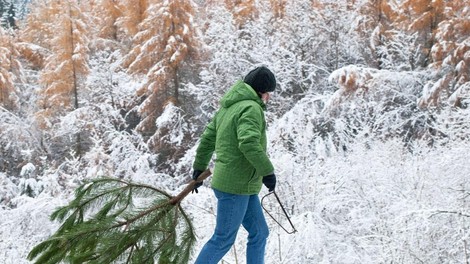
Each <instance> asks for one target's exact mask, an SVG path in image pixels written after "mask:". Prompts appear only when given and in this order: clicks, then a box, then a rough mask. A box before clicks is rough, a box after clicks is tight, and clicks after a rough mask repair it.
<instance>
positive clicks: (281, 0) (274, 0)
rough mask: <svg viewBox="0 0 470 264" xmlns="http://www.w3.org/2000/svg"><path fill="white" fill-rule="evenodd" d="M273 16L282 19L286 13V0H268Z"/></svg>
mask: <svg viewBox="0 0 470 264" xmlns="http://www.w3.org/2000/svg"><path fill="white" fill-rule="evenodd" d="M270 3H271V8H272V10H273V16H274V17H275V18H277V19H283V18H284V16H285V14H286V5H287V0H270Z"/></svg>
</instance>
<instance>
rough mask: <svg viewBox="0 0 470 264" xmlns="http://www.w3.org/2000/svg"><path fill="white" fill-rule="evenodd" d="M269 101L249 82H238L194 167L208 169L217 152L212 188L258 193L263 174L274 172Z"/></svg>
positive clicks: (210, 127) (211, 125)
mask: <svg viewBox="0 0 470 264" xmlns="http://www.w3.org/2000/svg"><path fill="white" fill-rule="evenodd" d="M264 109H265V104H264V103H263V101H262V100H261V99H260V98H259V96H258V95H257V94H256V92H255V91H254V90H253V88H251V87H250V86H249V85H248V84H246V83H244V82H243V81H238V82H237V83H235V85H234V86H233V87H232V88H231V89H230V90H229V91H228V92H227V93H226V94H225V95H224V97H223V98H222V100H221V108H220V109H219V110H218V111H217V113H216V114H215V116H214V118H213V119H212V121H211V122H210V123H209V125H208V126H207V127H206V129H205V130H204V133H203V134H202V137H201V140H200V143H199V146H198V148H197V152H196V158H195V161H194V164H193V168H194V169H198V170H205V169H206V168H207V166H208V164H209V162H210V160H211V157H212V154H213V153H214V151H215V155H216V160H215V168H214V173H213V175H212V182H211V183H212V188H214V189H216V190H219V191H222V192H227V193H233V194H247V195H252V194H258V193H259V192H260V190H261V186H262V177H263V176H266V175H269V174H271V173H273V172H274V167H273V165H272V163H271V161H270V160H269V158H268V156H267V154H266V121H265V118H264Z"/></svg>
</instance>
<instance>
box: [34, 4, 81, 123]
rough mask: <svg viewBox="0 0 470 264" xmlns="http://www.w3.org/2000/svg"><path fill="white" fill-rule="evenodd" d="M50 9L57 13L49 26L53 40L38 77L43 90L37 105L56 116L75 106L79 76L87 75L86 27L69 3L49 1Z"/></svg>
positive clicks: (76, 7)
mask: <svg viewBox="0 0 470 264" xmlns="http://www.w3.org/2000/svg"><path fill="white" fill-rule="evenodd" d="M50 8H51V10H54V11H55V12H57V14H58V15H57V16H55V17H54V18H55V21H53V23H51V24H50V25H48V26H51V27H53V28H52V30H53V31H54V32H55V37H54V38H52V39H50V40H49V41H50V42H49V45H50V46H51V47H52V48H51V51H52V55H50V56H49V57H48V58H47V59H46V62H45V66H44V70H43V71H42V73H41V75H40V83H41V84H42V85H43V87H44V88H43V89H42V90H41V91H40V95H41V98H40V101H39V105H40V107H42V108H43V109H54V110H57V111H46V112H44V113H51V112H54V113H56V114H60V113H61V112H62V111H64V110H65V111H66V110H68V109H70V108H76V107H78V105H77V102H78V98H77V96H78V89H79V86H80V80H81V77H82V76H85V75H86V74H87V73H88V65H87V56H88V55H87V54H88V48H87V47H88V38H87V36H86V35H87V29H86V24H85V23H84V22H83V21H84V18H83V15H82V13H81V10H80V8H79V7H78V6H77V5H75V4H73V3H71V2H70V1H60V2H52V3H51V5H50Z"/></svg>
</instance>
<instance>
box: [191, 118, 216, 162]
mask: <svg viewBox="0 0 470 264" xmlns="http://www.w3.org/2000/svg"><path fill="white" fill-rule="evenodd" d="M215 119H216V118H215V117H214V118H213V119H212V121H211V122H210V123H209V124H208V125H207V127H206V129H205V130H204V132H203V133H202V136H201V140H200V142H199V145H198V147H197V149H196V158H195V159H194V163H193V169H195V170H201V171H203V170H205V169H207V166H209V162H210V160H211V158H212V154H213V153H214V150H215V139H216V129H215Z"/></svg>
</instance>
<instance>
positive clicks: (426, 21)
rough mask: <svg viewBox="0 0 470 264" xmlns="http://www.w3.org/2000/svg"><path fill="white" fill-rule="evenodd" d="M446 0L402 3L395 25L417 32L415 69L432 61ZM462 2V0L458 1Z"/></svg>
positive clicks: (409, 0) (417, 0)
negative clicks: (437, 31) (432, 51)
mask: <svg viewBox="0 0 470 264" xmlns="http://www.w3.org/2000/svg"><path fill="white" fill-rule="evenodd" d="M446 2H448V1H444V0H405V1H403V2H401V3H400V5H399V10H400V14H399V15H398V17H397V20H396V23H395V26H397V27H401V28H403V29H404V30H406V31H407V32H408V33H409V34H416V35H417V38H416V43H412V45H413V46H414V49H415V50H416V52H417V54H418V55H419V56H415V57H416V58H415V59H414V61H415V62H414V63H413V64H414V65H413V69H415V68H417V67H422V68H424V67H427V66H428V65H429V64H430V63H431V62H432V60H431V48H432V47H433V45H434V43H435V35H434V34H435V32H436V29H437V26H438V24H439V23H440V22H441V21H442V20H443V19H444V9H445V4H446ZM457 2H460V1H457Z"/></svg>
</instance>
